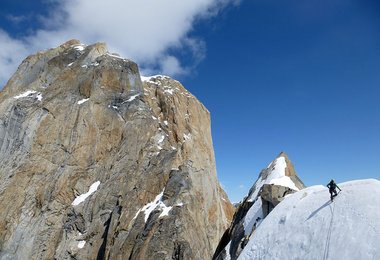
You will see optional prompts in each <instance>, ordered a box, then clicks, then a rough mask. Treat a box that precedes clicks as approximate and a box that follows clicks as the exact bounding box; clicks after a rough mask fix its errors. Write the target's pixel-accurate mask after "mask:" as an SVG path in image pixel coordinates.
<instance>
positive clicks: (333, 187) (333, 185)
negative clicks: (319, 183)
mask: <svg viewBox="0 0 380 260" xmlns="http://www.w3.org/2000/svg"><path fill="white" fill-rule="evenodd" d="M327 188H329V192H330V198H331V201H332V200H333V198H334V197H335V196H337V195H338V193H337V192H336V188H338V189H339V191H341V189H340V188H339V186H338V185H337V184H336V183H335V181H334V179H331V181H330V182H329V184H327ZM333 193H334V195H333Z"/></svg>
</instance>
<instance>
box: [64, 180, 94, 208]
mask: <svg viewBox="0 0 380 260" xmlns="http://www.w3.org/2000/svg"><path fill="white" fill-rule="evenodd" d="M99 185H100V181H97V182H94V183H93V184H91V186H90V189H89V190H88V192H86V193H84V194H81V195H79V196H78V197H76V198H75V200H74V201H73V203H71V205H73V206H77V205H79V204H80V203H82V202H83V201H85V200H86V199H87V198H88V197H89V196H90V195H91V194H92V193H94V192H95V191H96V190H97V189H98V187H99Z"/></svg>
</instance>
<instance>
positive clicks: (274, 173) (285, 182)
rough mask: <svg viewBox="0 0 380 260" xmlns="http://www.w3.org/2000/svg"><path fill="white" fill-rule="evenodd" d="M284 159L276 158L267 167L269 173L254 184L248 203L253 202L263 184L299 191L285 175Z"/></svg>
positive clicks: (282, 157) (281, 157)
mask: <svg viewBox="0 0 380 260" xmlns="http://www.w3.org/2000/svg"><path fill="white" fill-rule="evenodd" d="M286 167H287V165H286V159H285V157H284V156H280V157H278V158H277V159H276V160H275V161H274V162H272V163H271V164H269V165H268V167H267V170H270V173H269V174H268V175H267V177H266V178H265V179H263V178H262V177H261V176H260V178H259V179H258V180H257V182H256V183H255V192H253V193H252V194H251V196H250V198H249V200H250V201H254V200H255V199H256V197H257V195H258V193H259V191H260V189H261V187H262V186H263V185H264V184H275V185H280V186H284V187H288V188H290V189H292V190H297V191H298V190H299V189H298V188H297V186H296V185H295V184H294V182H293V181H292V180H291V179H290V178H289V177H288V176H286V175H285V173H286V172H285V169H286Z"/></svg>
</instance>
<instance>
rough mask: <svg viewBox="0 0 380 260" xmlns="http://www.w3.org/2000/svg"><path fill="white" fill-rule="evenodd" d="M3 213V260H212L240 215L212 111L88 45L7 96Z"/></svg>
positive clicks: (2, 119) (43, 66)
mask: <svg viewBox="0 0 380 260" xmlns="http://www.w3.org/2000/svg"><path fill="white" fill-rule="evenodd" d="M0 208H1V210H0V258H1V259H207V258H209V259H210V258H211V257H212V255H213V252H214V250H215V248H216V246H217V245H218V242H219V239H220V237H221V235H222V234H223V232H224V231H225V229H226V228H227V227H228V224H229V222H230V220H231V218H232V215H233V212H234V209H233V206H232V205H231V204H230V202H229V201H228V198H227V196H226V194H225V193H224V191H223V190H222V189H221V187H220V185H219V182H218V180H217V177H216V170H215V159H214V152H213V146H212V139H211V132H210V115H209V112H208V111H207V109H206V108H205V107H204V106H203V105H202V104H201V103H200V102H199V101H198V100H197V99H196V98H195V97H194V96H193V95H192V94H190V93H189V92H188V91H187V90H186V89H185V88H184V87H183V86H182V85H181V84H180V83H179V82H178V81H175V80H173V79H170V78H168V77H165V76H156V77H150V78H143V79H141V77H140V74H139V69H138V66H137V65H136V64H135V63H134V62H132V61H130V60H127V59H123V58H121V57H119V56H117V55H114V54H110V53H108V51H107V48H106V46H105V45H104V44H94V45H91V46H84V45H82V44H80V42H78V41H76V40H72V41H69V42H67V43H65V44H63V45H61V46H59V47H57V48H54V49H50V50H47V51H44V52H40V53H37V54H35V55H31V56H29V57H28V58H26V59H25V60H24V61H23V63H22V64H21V65H20V66H19V68H18V70H17V72H16V73H15V74H14V75H13V77H12V78H11V79H10V80H9V81H8V83H7V85H6V86H5V88H4V89H3V90H2V92H0Z"/></svg>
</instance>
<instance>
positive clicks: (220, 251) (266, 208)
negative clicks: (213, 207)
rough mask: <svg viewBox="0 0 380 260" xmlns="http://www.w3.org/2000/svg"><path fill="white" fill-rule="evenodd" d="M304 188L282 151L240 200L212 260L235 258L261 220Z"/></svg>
mask: <svg viewBox="0 0 380 260" xmlns="http://www.w3.org/2000/svg"><path fill="white" fill-rule="evenodd" d="M304 187H305V186H304V184H303V183H302V181H301V180H300V179H299V178H298V176H297V174H296V172H295V169H294V166H293V164H292V163H291V161H290V160H289V158H288V156H287V154H286V153H285V152H281V153H280V154H279V155H278V156H277V157H276V159H274V160H273V161H272V162H271V163H270V164H269V165H268V166H267V168H265V169H264V170H262V171H261V172H260V174H259V177H258V179H257V180H256V182H255V183H254V185H253V186H252V188H251V189H250V190H249V192H248V195H247V196H246V197H245V198H244V199H243V201H242V202H241V204H240V206H239V207H238V209H237V212H236V213H235V215H234V219H233V221H232V224H231V226H230V228H229V229H228V230H227V231H226V233H225V234H224V236H223V238H222V240H221V242H220V243H219V246H218V248H217V250H216V252H215V254H214V259H237V257H238V256H239V254H240V252H241V250H242V248H244V246H245V245H246V244H247V242H248V241H249V239H250V237H251V236H252V234H253V233H254V232H255V230H256V229H257V228H258V227H259V225H260V224H261V222H262V221H263V219H264V218H265V217H266V216H267V215H268V214H269V213H270V212H271V211H272V210H273V208H274V207H275V206H277V205H278V204H279V203H280V202H281V201H282V200H283V198H284V197H285V196H286V195H288V194H291V193H293V192H295V191H298V190H301V189H303V188H304Z"/></svg>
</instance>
